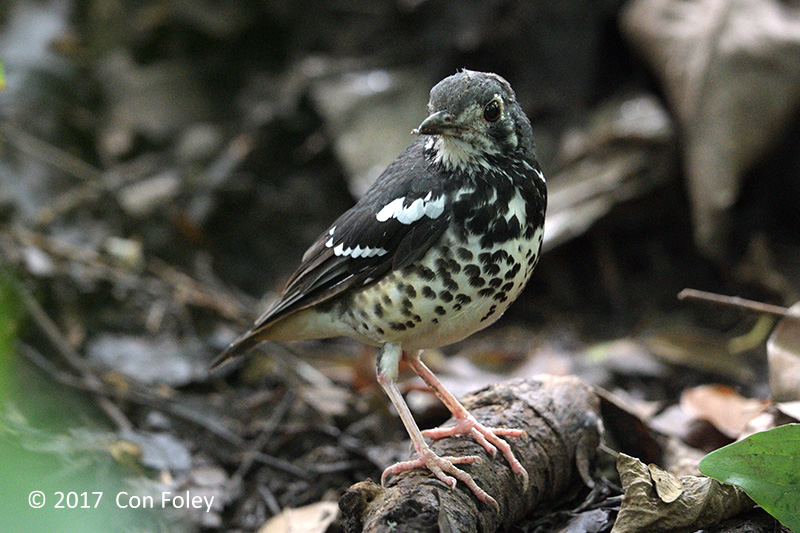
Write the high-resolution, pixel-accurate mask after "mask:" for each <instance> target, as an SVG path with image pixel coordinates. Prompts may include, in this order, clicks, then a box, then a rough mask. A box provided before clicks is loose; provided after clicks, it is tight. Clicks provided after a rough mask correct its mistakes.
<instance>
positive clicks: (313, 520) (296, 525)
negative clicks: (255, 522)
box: [258, 502, 339, 533]
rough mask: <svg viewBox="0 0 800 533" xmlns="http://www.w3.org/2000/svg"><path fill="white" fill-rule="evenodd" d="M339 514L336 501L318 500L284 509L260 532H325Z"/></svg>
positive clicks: (259, 531)
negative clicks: (294, 507)
mask: <svg viewBox="0 0 800 533" xmlns="http://www.w3.org/2000/svg"><path fill="white" fill-rule="evenodd" d="M338 516H339V505H338V504H337V503H336V502H317V503H312V504H311V505H306V506H304V507H298V508H296V509H284V510H283V512H282V513H281V514H279V515H277V516H274V517H272V518H270V519H269V520H268V521H267V522H266V523H265V524H264V525H263V526H261V529H259V530H258V533H324V532H325V531H327V530H328V528H329V527H330V525H331V524H332V523H334V522H335V521H336V520H337V518H338Z"/></svg>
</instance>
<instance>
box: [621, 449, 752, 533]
mask: <svg viewBox="0 0 800 533" xmlns="http://www.w3.org/2000/svg"><path fill="white" fill-rule="evenodd" d="M617 471H619V475H620V479H621V480H622V488H623V490H624V492H625V494H624V497H623V499H622V505H621V507H620V510H619V515H617V521H616V522H615V523H614V528H613V529H612V530H611V532H612V533H633V532H637V533H638V532H641V531H647V532H648V533H659V532H661V531H670V532H683V531H686V532H690V531H692V532H693V531H697V530H698V529H702V528H704V527H706V526H709V525H712V524H716V523H718V522H720V521H721V520H724V519H726V518H729V517H731V516H735V515H737V514H739V513H740V512H742V511H744V510H745V509H749V508H751V507H752V506H753V502H752V501H751V500H750V498H748V497H747V495H746V494H745V493H744V491H743V490H741V489H739V488H737V487H734V486H733V485H727V484H725V483H720V482H718V481H716V480H713V479H710V478H705V477H695V476H684V477H681V478H678V479H679V480H680V484H681V494H680V495H679V496H678V497H677V498H676V499H675V500H674V501H672V502H670V503H667V502H665V501H664V500H662V499H661V498H660V497H659V496H658V493H657V489H656V486H655V483H654V481H653V477H652V474H651V471H650V470H649V469H648V467H646V466H645V465H644V463H642V462H641V461H639V460H638V459H636V458H635V457H630V456H628V455H625V454H622V453H621V454H620V455H619V459H617Z"/></svg>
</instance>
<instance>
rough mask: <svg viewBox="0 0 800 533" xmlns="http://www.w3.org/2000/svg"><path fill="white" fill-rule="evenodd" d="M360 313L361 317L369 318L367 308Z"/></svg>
mask: <svg viewBox="0 0 800 533" xmlns="http://www.w3.org/2000/svg"><path fill="white" fill-rule="evenodd" d="M358 314H359V316H361V318H367V316H369V315H368V313H367V310H366V309H362V310H361V311H359V312H358Z"/></svg>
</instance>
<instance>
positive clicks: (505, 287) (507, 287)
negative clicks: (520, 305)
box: [500, 281, 514, 292]
mask: <svg viewBox="0 0 800 533" xmlns="http://www.w3.org/2000/svg"><path fill="white" fill-rule="evenodd" d="M513 288H514V282H513V281H509V282H508V283H506V284H505V285H503V286H502V287H500V290H501V291H503V292H509V291H510V290H511V289H513Z"/></svg>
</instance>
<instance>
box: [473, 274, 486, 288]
mask: <svg viewBox="0 0 800 533" xmlns="http://www.w3.org/2000/svg"><path fill="white" fill-rule="evenodd" d="M469 285H470V287H475V288H477V287H483V286H484V285H486V280H484V279H483V278H482V277H480V276H472V277H471V278H469Z"/></svg>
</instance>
